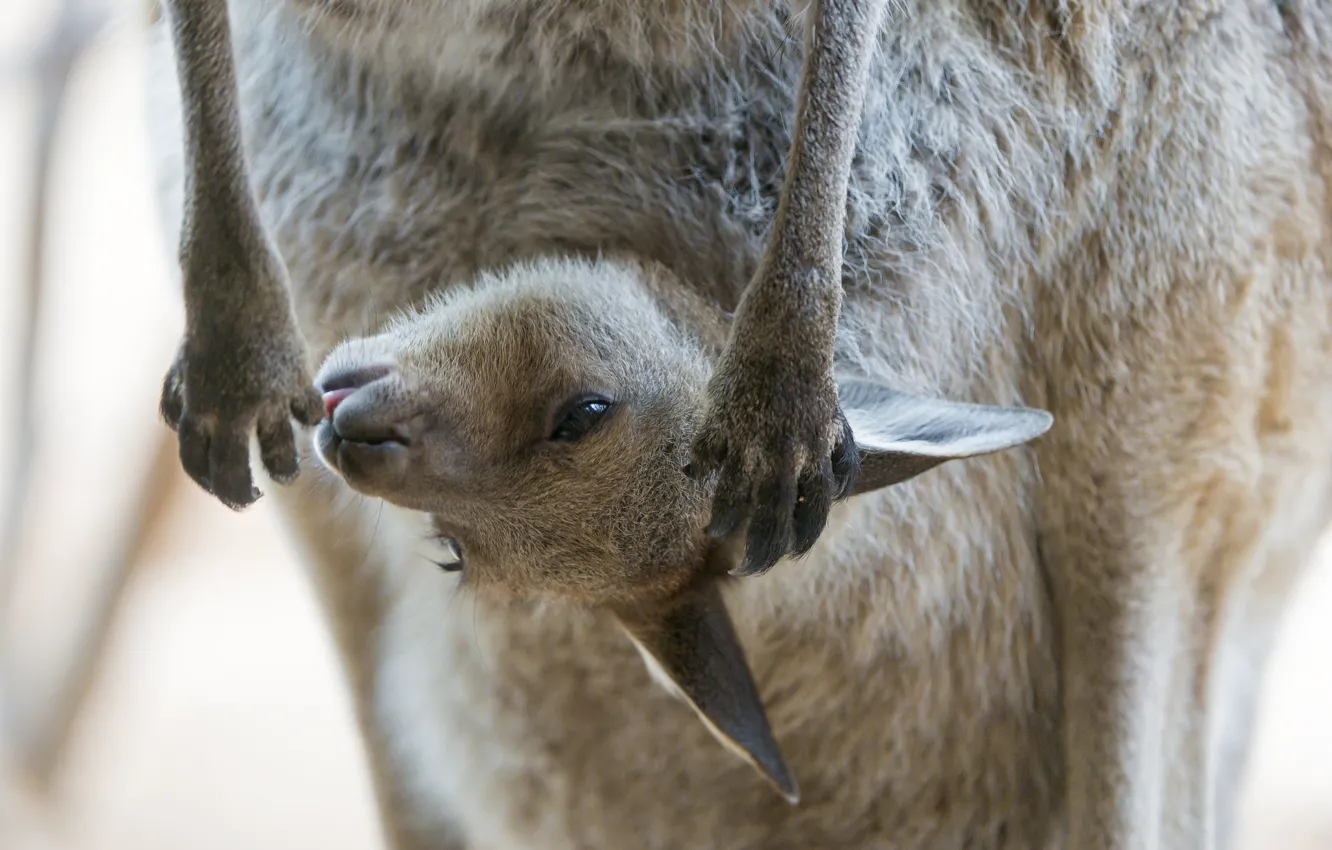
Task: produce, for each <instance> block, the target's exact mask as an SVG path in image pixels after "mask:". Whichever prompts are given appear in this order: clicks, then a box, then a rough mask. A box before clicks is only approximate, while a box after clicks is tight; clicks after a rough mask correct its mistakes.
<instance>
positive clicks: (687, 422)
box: [316, 262, 715, 606]
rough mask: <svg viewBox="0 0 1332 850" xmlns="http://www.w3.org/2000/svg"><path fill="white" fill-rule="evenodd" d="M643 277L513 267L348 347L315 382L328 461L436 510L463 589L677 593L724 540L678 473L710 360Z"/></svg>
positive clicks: (387, 493)
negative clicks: (716, 537) (711, 537)
mask: <svg viewBox="0 0 1332 850" xmlns="http://www.w3.org/2000/svg"><path fill="white" fill-rule="evenodd" d="M649 274H650V272H647V271H645V270H643V269H641V268H638V267H628V266H618V265H614V264H609V263H598V264H595V265H593V264H589V263H581V262H561V263H553V262H551V263H540V264H537V265H533V266H528V267H521V268H519V269H517V270H514V271H511V272H509V273H507V274H505V275H504V276H503V277H485V278H483V279H481V280H480V281H479V282H478V283H477V284H476V285H475V286H474V287H473V288H471V289H468V290H464V291H459V292H456V293H454V294H452V295H450V296H449V297H447V298H446V299H443V300H441V301H439V302H437V303H435V304H433V305H432V306H430V307H429V308H428V309H427V310H425V311H423V312H420V313H418V314H416V315H414V316H411V317H409V318H406V319H403V320H401V321H399V322H397V323H396V324H394V325H393V326H392V327H391V328H389V329H388V330H387V331H386V332H385V333H383V334H381V335H379V336H376V337H372V338H368V339H359V340H353V341H350V342H347V343H345V344H343V345H342V346H340V347H339V348H337V349H336V350H335V351H334V352H333V353H332V354H331V355H330V356H329V358H328V359H327V361H326V363H325V365H324V368H323V369H322V370H321V373H320V376H319V378H318V380H317V384H318V385H319V388H320V390H321V391H322V392H323V393H324V401H325V410H326V412H327V413H328V414H329V417H328V419H326V420H325V422H324V423H323V424H322V425H321V426H320V427H319V429H318V432H317V435H316V443H317V446H318V450H319V454H320V456H321V458H322V459H323V460H324V462H325V463H326V464H327V465H328V466H330V467H331V468H332V469H333V470H335V471H336V472H337V473H338V474H339V475H341V476H342V477H343V478H344V479H345V480H346V481H347V482H348V484H350V485H351V486H352V487H353V488H355V489H356V490H358V491H360V492H362V493H365V494H367V495H372V496H379V497H382V498H384V499H386V500H388V501H390V502H392V503H394V504H397V505H400V506H402V507H406V508H411V509H416V510H421V511H426V512H429V513H430V514H431V515H432V516H433V517H434V520H435V523H436V526H437V528H438V531H439V534H440V536H441V538H444V539H448V540H451V541H453V544H454V545H455V546H456V547H457V549H458V550H459V554H460V555H461V562H462V569H463V571H464V574H465V580H466V581H467V582H468V584H469V586H473V587H476V588H478V589H485V588H501V589H506V590H509V591H512V592H516V593H521V594H555V595H559V596H563V597H566V598H571V599H574V600H578V601H583V602H590V603H612V604H618V605H621V606H624V605H630V606H632V605H633V604H634V603H635V602H636V601H637V600H638V599H639V598H642V597H648V596H656V595H659V594H668V593H670V592H672V591H673V590H674V589H676V588H678V587H680V586H682V585H684V584H686V583H688V582H689V581H690V580H692V578H693V577H694V576H695V574H696V573H697V571H698V570H699V569H702V564H704V563H705V562H706V561H707V560H708V559H707V557H706V554H707V551H708V550H709V549H710V548H713V547H715V544H712V543H710V542H709V541H707V540H706V539H705V538H704V536H703V533H702V528H703V526H704V524H705V520H704V517H703V510H704V496H705V493H704V492H703V490H702V489H701V488H700V487H699V485H697V484H695V483H693V482H691V481H690V480H689V479H688V478H687V477H686V476H685V475H684V474H682V473H681V471H680V470H681V467H682V466H683V464H684V463H685V461H686V457H685V452H686V451H687V446H688V439H689V435H690V433H691V428H692V425H691V422H692V417H693V415H694V412H695V407H696V405H697V400H698V399H699V398H700V397H701V393H702V388H703V385H704V382H705V380H706V366H705V363H704V360H703V356H702V353H701V352H702V346H701V344H700V342H699V341H698V340H697V339H693V338H691V336H690V332H687V331H684V330H682V329H681V328H680V327H678V326H677V325H676V324H674V323H673V322H672V321H671V320H669V319H668V318H667V316H666V313H665V312H663V310H662V309H661V305H660V303H659V302H658V301H657V299H656V298H655V297H654V296H653V295H652V293H651V291H650V288H651V287H650V281H648V282H647V283H648V285H645V277H646V276H648V275H649Z"/></svg>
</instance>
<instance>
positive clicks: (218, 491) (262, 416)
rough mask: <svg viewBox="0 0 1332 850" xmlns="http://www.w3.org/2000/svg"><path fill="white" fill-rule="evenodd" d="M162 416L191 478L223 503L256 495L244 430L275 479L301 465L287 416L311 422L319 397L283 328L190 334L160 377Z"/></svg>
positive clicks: (246, 501) (237, 505) (299, 346)
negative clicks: (195, 336)
mask: <svg viewBox="0 0 1332 850" xmlns="http://www.w3.org/2000/svg"><path fill="white" fill-rule="evenodd" d="M161 412H162V418H163V419H165V420H166V422H167V424H168V425H169V426H171V428H172V430H174V431H176V432H177V434H178V435H179V437H180V460H181V465H182V466H183V467H184V468H185V471H186V473H188V474H189V476H190V478H192V479H194V481H195V483H197V484H198V485H199V486H200V487H202V488H203V489H204V490H206V491H207V492H208V493H210V494H212V495H213V496H216V497H217V498H218V500H220V501H221V502H222V503H223V504H225V505H226V506H227V507H229V508H232V509H233V510H240V509H242V508H244V507H246V506H248V505H251V504H253V503H254V502H255V501H256V500H257V499H258V498H259V496H260V495H261V493H260V492H259V490H258V489H257V488H256V487H255V486H254V481H253V479H252V477H251V474H250V434H251V433H254V432H256V431H257V433H258V437H259V446H260V450H261V456H262V458H263V464H264V467H265V468H266V469H267V470H268V473H269V475H271V476H272V477H273V479H274V480H276V481H278V482H280V483H286V482H289V481H292V480H294V479H295V478H296V476H297V475H298V474H299V472H300V464H299V458H298V455H297V450H296V440H295V434H294V433H293V432H292V427H291V420H292V418H295V419H296V421H298V422H300V423H301V424H303V425H315V424H317V423H318V422H319V420H320V419H322V418H323V404H322V400H321V399H320V396H319V393H318V391H317V390H316V389H315V388H314V385H313V382H312V381H311V379H310V376H309V375H308V373H307V371H306V368H305V360H304V345H303V343H302V341H301V338H300V336H299V335H298V334H297V333H296V331H295V329H294V328H291V329H290V330H289V331H288V332H286V333H277V334H273V335H267V334H264V333H261V332H254V333H243V334H225V335H221V336H218V337H215V338H213V339H210V340H207V341H195V340H191V339H190V338H189V337H187V338H186V339H185V341H184V342H183V343H182V344H181V346H180V349H179V351H178V352H177V354H176V359H175V362H174V363H172V365H171V369H170V371H168V372H167V376H166V380H165V381H164V382H163V384H162V400H161Z"/></svg>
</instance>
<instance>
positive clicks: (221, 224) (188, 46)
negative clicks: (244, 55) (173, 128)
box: [167, 0, 285, 318]
mask: <svg viewBox="0 0 1332 850" xmlns="http://www.w3.org/2000/svg"><path fill="white" fill-rule="evenodd" d="M167 6H168V9H169V15H170V23H171V35H172V40H173V44H174V47H175V52H176V62H177V73H178V75H179V81H180V87H181V102H182V108H183V111H184V117H185V121H184V128H185V139H184V142H185V161H186V170H185V214H184V223H183V227H182V230H181V244H180V255H181V263H182V266H183V268H184V271H185V275H184V289H185V302H186V309H187V312H189V313H191V314H194V313H197V312H199V311H201V310H204V309H207V310H208V312H210V313H213V314H216V312H217V311H218V310H219V309H236V308H237V307H238V306H240V305H241V304H245V305H249V306H250V308H254V307H259V306H260V305H261V304H263V303H264V302H271V303H272V306H273V307H274V308H280V307H282V306H284V301H285V293H283V289H284V287H283V285H282V278H281V276H280V275H275V274H272V273H271V272H272V270H271V269H267V268H262V266H263V265H265V264H267V263H270V262H271V258H270V257H269V254H270V249H269V247H268V245H267V242H266V239H265V236H264V231H263V225H262V223H261V221H260V219H259V212H258V207H257V204H256V202H255V198H254V194H253V190H252V189H251V187H250V181H249V174H248V170H247V167H246V162H245V152H244V141H243V134H242V130H241V121H240V109H239V106H238V103H237V98H238V95H237V84H236V66H235V58H234V56H233V55H232V41H231V34H230V22H229V19H228V14H227V4H226V0H168V2H167ZM200 264H203V265H207V266H209V267H210V269H209V270H208V271H209V272H210V273H206V274H196V273H193V272H195V271H204V270H203V269H198V268H197V266H199V265H200ZM219 266H220V267H221V268H219ZM219 272H220V273H219ZM228 272H230V273H228ZM215 282H226V284H227V288H228V289H229V290H233V291H229V292H226V293H222V292H217V291H215V290H216V289H217V287H216V285H215ZM279 294H281V295H282V296H284V297H282V298H280V299H278V300H276V301H275V299H274V296H277V295H279ZM264 296H267V297H264ZM214 318H216V316H214Z"/></svg>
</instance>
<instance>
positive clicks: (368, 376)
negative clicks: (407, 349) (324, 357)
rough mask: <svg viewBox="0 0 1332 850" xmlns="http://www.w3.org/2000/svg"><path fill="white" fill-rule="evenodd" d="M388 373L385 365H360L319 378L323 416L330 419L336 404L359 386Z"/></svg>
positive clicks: (372, 381) (370, 382)
mask: <svg viewBox="0 0 1332 850" xmlns="http://www.w3.org/2000/svg"><path fill="white" fill-rule="evenodd" d="M388 373H389V368H388V367H387V366H362V367H361V368H358V369H346V370H343V371H341V372H334V373H333V374H332V375H329V376H327V377H324V378H321V379H320V381H319V385H318V390H319V391H320V392H321V393H323V396H324V416H325V418H327V419H332V418H333V414H334V413H335V412H336V411H337V409H338V405H340V404H342V402H344V401H345V400H346V399H347V398H348V397H350V396H351V395H352V394H353V393H355V392H356V391H357V390H358V389H360V388H361V387H364V386H365V385H367V384H372V383H374V382H375V381H377V380H379V379H380V378H382V377H384V376H385V375H387V374H388Z"/></svg>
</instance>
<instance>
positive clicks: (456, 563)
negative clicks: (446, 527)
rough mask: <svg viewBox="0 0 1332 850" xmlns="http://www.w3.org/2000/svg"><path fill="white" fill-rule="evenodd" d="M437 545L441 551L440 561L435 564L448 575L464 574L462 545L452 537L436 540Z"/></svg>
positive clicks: (439, 554)
mask: <svg viewBox="0 0 1332 850" xmlns="http://www.w3.org/2000/svg"><path fill="white" fill-rule="evenodd" d="M435 543H436V544H438V546H439V550H440V551H439V553H438V557H439V560H437V561H435V562H434V563H435V566H437V567H439V568H440V569H441V570H443V571H444V572H446V573H458V572H462V568H463V553H462V544H460V543H459V542H458V541H457V540H454V539H453V538H452V537H438V538H435Z"/></svg>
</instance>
